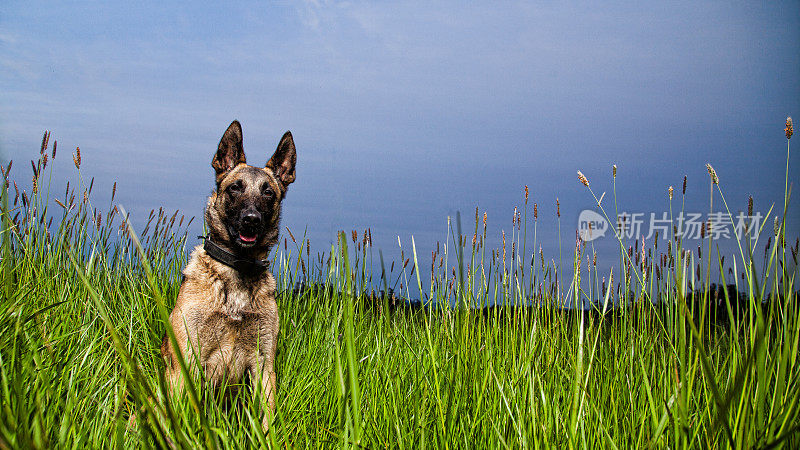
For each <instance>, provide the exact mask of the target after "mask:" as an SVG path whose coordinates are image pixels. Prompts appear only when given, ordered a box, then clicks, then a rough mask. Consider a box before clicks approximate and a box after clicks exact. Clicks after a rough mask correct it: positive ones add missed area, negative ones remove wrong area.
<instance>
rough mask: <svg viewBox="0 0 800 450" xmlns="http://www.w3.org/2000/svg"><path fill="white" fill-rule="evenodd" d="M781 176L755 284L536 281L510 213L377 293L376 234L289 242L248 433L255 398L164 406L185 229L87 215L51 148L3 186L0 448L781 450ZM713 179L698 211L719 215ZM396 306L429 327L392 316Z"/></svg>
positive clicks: (792, 419) (747, 265)
mask: <svg viewBox="0 0 800 450" xmlns="http://www.w3.org/2000/svg"><path fill="white" fill-rule="evenodd" d="M788 152H789V148H788V141H787V172H786V173H787V185H786V192H785V199H784V204H783V208H782V211H781V212H779V213H778V214H776V215H773V216H772V217H778V220H777V221H776V222H774V223H775V226H774V230H769V229H767V230H761V233H760V235H769V236H768V239H769V241H770V242H769V244H768V245H767V246H766V251H765V254H764V257H765V263H764V264H762V265H759V264H755V262H754V261H756V259H757V258H760V255H756V254H754V251H755V250H754V249H755V248H756V247H757V245H758V242H755V241H749V240H748V241H745V242H741V243H740V247H739V249H740V250H739V253H738V254H736V255H729V256H728V257H727V258H729V263H728V267H732V268H733V269H732V270H731V271H730V272H729V273H727V274H726V272H725V271H724V270H723V267H725V264H723V261H722V259H723V256H722V255H720V254H719V251H718V250H717V247H716V246H715V243H714V242H713V241H712V240H711V238H710V237H707V238H706V239H705V240H704V246H703V248H702V249H701V248H698V249H688V248H684V246H685V242H684V241H683V240H682V239H681V237H680V236H676V235H672V236H670V239H669V241H668V244H662V248H658V247H657V243H656V244H654V246H653V247H651V248H645V247H644V246H643V244H641V243H639V242H635V243H633V245H632V243H629V242H625V241H624V240H622V239H620V240H619V249H620V261H619V266H618V267H617V268H615V269H614V271H613V272H612V271H610V272H608V273H605V272H601V271H599V270H598V268H597V265H596V260H595V257H594V254H593V250H592V248H591V246H588V245H587V244H586V243H584V242H582V241H581V240H580V239H576V240H575V242H574V246H573V247H572V248H573V252H572V257H571V262H570V261H564V262H567V265H562V263H561V262H559V263H556V261H555V259H549V260H548V259H547V258H545V255H544V254H542V253H541V252H540V251H536V249H538V248H539V243H538V242H536V231H537V229H538V227H540V226H541V225H540V224H539V223H538V222H539V220H540V218H539V214H538V205H534V207H533V214H532V216H533V220H532V221H530V220H529V211H528V196H527V189H526V193H525V203H524V204H525V206H524V207H523V209H522V210H521V211H518V212H516V211H515V213H514V226H513V228H512V229H511V230H510V232H509V233H508V234H506V233H505V232H503V234H502V237H501V246H500V247H499V248H489V247H488V245H487V244H486V242H487V230H486V221H485V216H484V219H483V220H481V217H480V215H479V212H478V211H477V210H476V213H475V221H474V226H473V225H472V224H469V225H467V226H468V229H467V230H463V229H462V226H463V224H462V220H461V218H460V217H457V218H456V219H455V220H453V221H452V223H450V222H448V230H449V231H448V234H447V236H446V239H445V241H444V242H443V244H442V245H441V246H440V247H437V249H435V250H433V251H431V254H430V262H431V263H430V266H428V265H427V260H426V258H423V253H421V252H420V253H418V251H417V250H418V249H417V248H416V244H415V242H414V241H413V239H412V246H411V248H402V250H401V254H400V258H399V260H397V262H396V263H395V262H389V261H388V260H386V261H385V260H384V255H383V254H382V253H380V252H379V253H378V258H379V259H380V262H381V267H382V268H383V270H382V273H372V271H371V270H370V268H371V267H372V266H373V262H374V254H373V248H372V245H371V233H370V232H369V231H366V232H365V233H363V234H362V235H361V237H360V239H359V236H358V234H357V233H355V232H353V233H352V234H351V235H350V236H347V235H346V234H345V233H343V232H342V233H340V235H339V237H338V241H337V245H335V246H332V247H331V248H329V249H325V250H326V251H325V252H321V253H315V254H312V251H311V248H310V244H309V242H308V241H307V239H305V238H300V239H296V238H295V236H294V235H292V234H291V233H287V234H288V236H287V237H286V239H284V241H283V243H282V245H280V246H278V247H277V248H275V249H274V253H273V257H272V271H273V273H274V275H275V277H276V279H277V283H278V290H279V294H278V297H277V299H278V304H279V308H280V311H281V331H280V336H279V344H278V345H279V347H278V356H277V360H276V371H277V374H278V398H277V410H276V415H275V417H274V419H273V422H272V426H271V427H270V428H269V430H268V431H267V432H266V433H265V432H264V430H262V428H261V426H260V423H261V417H262V414H263V413H264V412H263V411H262V410H260V406H259V405H261V402H260V401H258V399H254V398H253V397H254V396H255V397H259V396H261V395H262V393H260V392H251V391H250V389H239V390H237V391H236V394H234V395H233V396H232V397H231V396H225V395H224V392H223V391H221V390H212V389H207V388H206V387H205V386H204V384H203V383H202V380H193V381H191V380H190V382H188V389H187V390H188V395H185V396H184V397H175V398H169V397H167V396H166V387H165V383H164V379H163V365H164V364H163V361H162V360H161V357H160V354H159V347H160V345H161V339H162V336H163V335H164V333H165V332H167V331H168V330H167V328H165V327H166V324H167V321H166V317H167V314H168V312H169V309H170V308H171V307H172V304H173V303H174V299H175V297H176V295H177V289H178V287H179V283H180V281H181V275H180V271H181V269H182V267H183V266H184V265H185V263H186V258H187V256H186V255H187V249H186V248H185V245H186V237H187V236H186V235H187V227H188V223H186V221H185V220H184V218H183V217H181V218H180V219H179V218H178V217H177V216H178V213H177V212H176V213H174V214H170V213H168V212H165V211H163V210H160V209H159V210H158V211H153V212H152V213H151V215H150V218H149V221H148V223H147V226H145V227H143V228H142V229H141V230H140V233H139V235H138V236H137V234H136V233H135V232H134V231H133V230H132V227H130V223H129V220H127V218H126V216H125V215H124V211H122V210H121V209H120V208H119V207H117V206H115V204H114V202H113V197H114V193H112V194H111V196H110V197H111V198H110V200H109V201H107V202H106V201H103V200H97V201H95V200H93V199H95V198H96V197H97V195H96V194H95V195H93V194H92V192H91V191H92V186H93V183H92V182H91V181H89V182H88V183H87V182H86V180H85V179H84V178H83V176H82V174H81V172H80V169H79V167H80V155H79V153H77V154H76V155H73V158H74V161H75V165H76V166H77V167H78V169H79V170H78V175H77V178H76V180H75V181H74V182H73V184H72V186H71V187H70V186H69V185H68V186H67V190H66V192H65V193H64V195H63V196H61V195H57V194H53V193H52V192H51V191H50V186H49V184H50V183H49V181H48V178H49V175H48V177H45V175H44V174H45V173H48V172H46V171H47V168H46V167H47V161H48V159H51V158H53V157H55V154H56V152H55V144H54V145H53V148H52V152H51V151H50V146H49V134H45V137H44V138H43V142H42V148H41V152H40V158H39V159H38V161H33V162H32V166H33V172H34V174H33V175H34V180H35V181H34V183H33V184H34V189H33V190H32V192H30V194H28V193H22V192H21V191H19V189H18V188H17V187H16V185H15V184H14V182H13V181H11V178H10V174H9V172H10V168H4V171H3V176H4V178H5V179H6V180H9V181H10V184H6V189H2V194H1V195H2V198H1V199H0V201H1V203H2V221H1V223H2V231H1V234H0V236H1V237H2V245H0V254H1V255H2V261H1V262H0V267H2V276H0V283H2V289H0V291H1V292H2V300H1V301H0V398H1V399H2V400H0V402H1V405H0V447H4V448H20V447H37V448H49V447H87V446H91V447H99V446H103V447H105V446H109V447H110V446H114V447H133V446H140V445H141V446H146V447H161V446H174V447H211V448H241V447H252V446H257V445H259V446H267V447H311V446H313V447H317V446H330V447H371V448H378V447H392V448H394V447H399V448H425V447H439V448H464V447H466V448H476V447H477V448H482V447H492V448H494V447H539V446H553V447H568V448H598V447H604V448H631V447H638V448H641V447H657V448H664V447H670V448H674V447H679V448H685V447H698V448H709V447H710V448H718V447H735V448H753V447H764V448H797V447H798V446H800V428H799V427H800V425H799V424H800V420H799V419H800V405H798V398H800V395H798V392H799V391H798V387H799V386H798V384H799V383H800V364H798V351H799V350H800V342H798V341H799V340H800V329H799V327H800V310H798V302H797V292H796V288H795V284H794V283H795V276H796V274H797V270H796V257H797V250H798V249H797V244H795V246H794V247H791V246H788V247H789V248H788V250H789V251H788V252H787V244H786V236H785V230H786V213H787V211H788V202H789V197H790V192H789V191H790V188H789V184H788V173H789V168H788V155H789V153H788ZM50 155H52V156H50ZM709 169H710V175H711V177H710V180H709V186H710V195H711V198H710V201H711V202H710V207H712V208H713V207H715V205H719V204H720V202H721V203H722V205H723V208H722V209H721V210H722V211H726V212H728V205H727V203H726V201H725V198H724V195H723V190H722V184H721V182H720V181H719V178H718V177H717V175H716V173H715V172H714V173H713V174H712V173H711V172H712V171H713V169H711V168H710V167H709ZM51 170H52V166H51ZM18 172H19V171H18ZM584 181H585V183H584V184H586V185H587V187H589V182H588V180H586V179H585V177H582V178H581V182H584ZM613 181H614V182H615V181H616V170H615V171H614V174H613ZM589 190H590V192H591V188H589ZM614 190H615V189H614ZM12 193H13V195H12ZM590 195H594V194H593V193H590ZM614 197H615V196H614ZM595 200H596V201H597V203H598V206H599V207H600V208H601V210H603V211H604V213H605V210H606V209H609V210H610V208H611V206H609V205H608V203H609V202H611V200H608V201H606V203H603V201H602V199H600V198H596V197H595ZM669 200H670V201H671V200H672V193H671V192H670V199H669ZM613 201H614V205H613V208H614V211H613V216H614V217H615V216H616V210H617V205H616V198H614V199H613ZM99 204H102V205H103V209H105V210H106V213H105V214H103V213H101V211H100V209H101V208H100V207H99V206H98V205H99ZM611 215H612V214H608V215H607V217H609V216H611ZM609 219H610V217H609ZM53 221H54V223H52V222H53ZM609 222H610V223H614V222H613V221H611V220H609ZM559 223H560V222H559ZM765 223H767V222H765ZM529 233H532V234H533V247H532V248H533V249H534V251H533V252H531V253H526V252H527V251H528V248H529V247H528V245H527V244H526V242H528V237H529V236H530V234H529ZM762 239H763V238H762ZM656 242H658V241H656ZM662 242H663V241H662ZM762 244H763V241H762ZM715 251H716V252H715ZM731 260H732V262H730V261H731ZM387 266H388V267H387ZM387 269H388V270H387ZM726 277H727V278H726ZM712 281H714V282H715V283H716V284H717V285H719V284H721V285H727V284H733V285H734V286H735V289H733V290H735V291H741V292H744V293H745V296H744V297H742V298H739V296H735V297H732V296H730V295H729V294H730V293H731V292H732V291H733V290H728V289H724V290H716V289H714V288H712ZM398 283H400V284H399V285H400V286H401V287H400V289H399V290H398V289H397V286H398ZM376 284H377V285H382V286H383V289H382V290H381V291H380V292H376V291H375V290H374V286H375V285H376ZM409 285H411V286H412V287H415V288H416V289H417V290H418V291H419V292H421V293H422V300H423V302H424V303H425V304H426V307H424V308H411V307H406V306H403V301H402V297H403V296H408V293H409V292H410V291H409V289H410V288H409ZM391 288H394V290H391ZM403 289H405V293H403ZM390 292H393V293H391V294H390ZM581 305H587V308H572V306H581ZM713 306H715V307H713ZM132 417H134V419H133V420H132V419H131V418H132Z"/></svg>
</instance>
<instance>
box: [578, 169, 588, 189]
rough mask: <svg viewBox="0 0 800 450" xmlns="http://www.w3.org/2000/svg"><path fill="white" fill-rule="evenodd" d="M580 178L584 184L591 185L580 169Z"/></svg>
mask: <svg viewBox="0 0 800 450" xmlns="http://www.w3.org/2000/svg"><path fill="white" fill-rule="evenodd" d="M578 180H580V182H581V183H583V185H584V186H586V187H589V180H587V179H586V176H585V175H584V174H583V172H581V171H580V170H579V171H578Z"/></svg>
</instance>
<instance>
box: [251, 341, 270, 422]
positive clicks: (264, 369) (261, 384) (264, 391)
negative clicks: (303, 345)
mask: <svg viewBox="0 0 800 450" xmlns="http://www.w3.org/2000/svg"><path fill="white" fill-rule="evenodd" d="M262 357H263V356H262ZM259 362H260V363H261V364H256V365H254V367H253V370H252V372H253V373H251V374H250V375H251V376H250V379H251V380H253V393H255V392H257V391H258V390H259V389H260V391H261V397H260V398H261V399H262V402H263V406H264V417H263V419H262V421H261V424H262V425H263V427H264V432H266V431H267V430H268V429H269V425H270V423H271V422H272V419H273V417H274V416H275V391H276V389H275V386H276V384H275V381H276V380H275V371H274V370H272V364H273V363H272V361H263V360H262V361H259ZM256 368H257V369H258V370H256Z"/></svg>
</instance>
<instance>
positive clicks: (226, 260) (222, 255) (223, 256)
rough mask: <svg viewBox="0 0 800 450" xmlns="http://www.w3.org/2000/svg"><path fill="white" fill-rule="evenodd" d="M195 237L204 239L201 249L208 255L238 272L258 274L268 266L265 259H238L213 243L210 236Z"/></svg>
mask: <svg viewBox="0 0 800 450" xmlns="http://www.w3.org/2000/svg"><path fill="white" fill-rule="evenodd" d="M197 237H198V238H199V239H203V240H205V243H204V244H203V250H205V251H206V253H208V256H210V257H212V258H214V259H216V260H217V261H219V262H221V263H222V264H225V265H226V266H229V267H232V268H234V269H236V270H238V271H239V272H242V273H245V274H247V275H258V274H260V273H261V272H264V271H265V270H267V269H268V268H269V261H267V260H266V259H239V258H237V257H236V255H234V254H232V253H230V252H228V251H227V250H225V249H224V248H222V247H220V246H219V245H217V244H215V243H214V242H213V241H212V240H211V238H210V237H208V236H197Z"/></svg>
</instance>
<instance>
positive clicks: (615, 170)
mask: <svg viewBox="0 0 800 450" xmlns="http://www.w3.org/2000/svg"><path fill="white" fill-rule="evenodd" d="M611 174H612V175H613V176H614V178H617V165H616V164H614V166H613V167H612V168H611Z"/></svg>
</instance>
